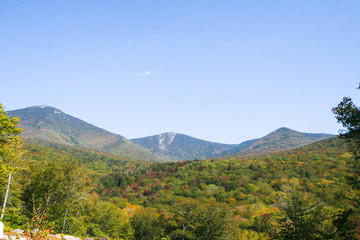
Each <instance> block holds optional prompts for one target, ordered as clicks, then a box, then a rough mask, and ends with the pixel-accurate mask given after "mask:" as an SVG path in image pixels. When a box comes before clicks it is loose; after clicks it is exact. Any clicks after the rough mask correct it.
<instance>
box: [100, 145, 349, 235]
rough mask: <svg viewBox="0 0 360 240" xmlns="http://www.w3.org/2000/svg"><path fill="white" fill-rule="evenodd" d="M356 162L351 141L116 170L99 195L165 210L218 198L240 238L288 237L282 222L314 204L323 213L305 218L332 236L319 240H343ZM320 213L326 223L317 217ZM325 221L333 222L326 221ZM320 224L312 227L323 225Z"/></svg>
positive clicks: (322, 233) (106, 178) (102, 186)
mask: <svg viewBox="0 0 360 240" xmlns="http://www.w3.org/2000/svg"><path fill="white" fill-rule="evenodd" d="M352 161H353V158H352V155H351V154H350V153H349V152H348V151H347V150H346V147H345V143H344V142H343V141H341V140H339V139H338V138H333V139H328V140H324V141H321V142H318V143H314V144H311V145H309V146H306V147H303V148H300V149H296V150H292V151H286V152H282V153H278V154H271V155H267V156H264V157H249V158H243V159H236V158H233V159H229V160H206V161H192V162H191V161H185V162H177V163H163V164H153V165H152V167H151V169H149V170H147V171H144V170H141V171H134V172H132V173H131V174H126V175H125V174H122V173H117V172H113V173H112V174H109V175H108V176H106V177H103V178H102V179H101V185H99V188H98V190H97V191H98V193H99V194H100V195H101V197H102V198H103V199H112V198H114V197H115V198H125V199H127V200H128V201H129V202H130V203H132V204H136V205H140V206H145V207H152V208H155V209H159V210H160V209H164V207H165V209H167V208H170V209H171V208H173V207H174V206H176V205H177V204H178V203H181V202H183V201H190V199H199V200H201V201H205V200H206V199H213V200H214V201H216V202H222V203H224V204H227V206H228V207H230V209H231V210H232V213H233V214H235V215H234V219H237V222H236V225H237V226H238V228H237V230H238V231H239V232H240V233H242V234H245V235H246V234H255V235H256V234H258V235H256V236H258V237H259V236H262V237H263V238H264V239H265V238H280V235H279V234H280V233H281V234H284V236H285V235H286V231H285V230H286V228H284V229H283V227H282V225H281V224H283V223H286V222H288V221H290V220H289V219H288V218H286V216H287V209H288V207H289V205H291V204H304V206H299V207H300V209H299V210H298V211H299V213H297V214H300V213H301V212H302V211H303V210H301V208H307V207H309V206H308V205H307V204H310V205H313V207H316V209H317V210H316V211H318V212H316V211H315V210H314V211H315V212H314V213H312V216H302V217H308V218H309V219H310V217H312V220H311V221H314V224H315V222H316V221H317V222H316V224H319V225H320V224H325V225H326V228H327V229H326V230H324V232H320V233H317V235H316V236H317V237H319V236H323V237H324V236H325V235H326V234H329V235H328V236H327V238H320V237H319V238H317V237H316V236H315V235H314V236H312V239H341V238H340V237H336V235H337V234H339V233H338V232H337V230H338V229H337V228H336V226H335V225H334V223H333V222H331V221H334V222H336V221H340V220H339V219H338V217H337V216H339V215H338V214H340V213H341V212H343V211H345V209H348V208H351V204H350V202H349V201H348V198H347V197H346V196H352V195H353V194H354V192H353V191H352V189H351V188H350V187H349V186H348V185H347V183H346V177H347V175H346V173H347V171H348V170H349V166H351V162H352ZM291 199H293V200H291ZM290 207H291V206H290ZM169 211H170V212H171V210H169ZM325 213H326V214H325ZM204 214H205V213H204ZM288 214H290V212H289V213H288ZM303 214H305V213H303ZM318 214H322V215H321V216H323V218H318V219H315V218H314V216H315V215H318ZM290 215H291V214H290ZM325 216H326V218H328V219H332V220H331V221H330V220H329V221H327V222H326V218H325ZM288 217H289V216H288ZM292 217H299V216H297V215H296V216H292ZM288 223H289V224H290V222H288ZM303 224H305V223H303ZM306 224H308V222H306ZM316 224H315V225H316ZM315 225H314V226H312V227H313V228H314V229H313V230H315V228H316V229H317V228H318V227H319V225H316V226H315ZM325 225H324V227H325ZM324 229H325V228H324ZM353 229H355V227H353ZM283 230H284V231H285V232H284V231H283ZM306 231H308V230H306ZM317 231H320V230H319V229H317ZM314 234H315V233H314ZM330 235H331V236H330ZM286 236H287V235H286ZM330 237H331V238H330ZM284 239H287V238H284ZM304 239H306V238H304ZM308 239H309V238H308Z"/></svg>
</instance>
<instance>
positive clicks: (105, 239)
mask: <svg viewBox="0 0 360 240" xmlns="http://www.w3.org/2000/svg"><path fill="white" fill-rule="evenodd" d="M98 240H110V238H109V237H101V238H99V239H98Z"/></svg>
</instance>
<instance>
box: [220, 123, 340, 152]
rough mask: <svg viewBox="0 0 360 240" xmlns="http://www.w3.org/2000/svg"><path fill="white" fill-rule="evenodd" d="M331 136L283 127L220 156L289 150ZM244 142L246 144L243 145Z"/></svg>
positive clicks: (330, 136)
mask: <svg viewBox="0 0 360 240" xmlns="http://www.w3.org/2000/svg"><path fill="white" fill-rule="evenodd" d="M332 137H334V135H331V134H325V133H302V132H297V131H294V130H292V129H289V128H284V127H283V128H279V129H277V130H275V131H273V132H271V133H269V134H268V135H266V136H264V137H262V138H260V139H257V140H254V141H253V142H244V143H242V144H240V145H239V147H238V148H235V149H234V150H233V152H232V153H230V154H229V155H224V156H223V157H222V158H230V157H244V156H255V155H263V154H267V153H273V152H279V151H284V150H290V149H294V148H299V147H303V146H306V145H309V144H311V143H314V142H318V141H321V140H324V139H328V138H332ZM245 143H246V145H248V146H246V145H244V144H245Z"/></svg>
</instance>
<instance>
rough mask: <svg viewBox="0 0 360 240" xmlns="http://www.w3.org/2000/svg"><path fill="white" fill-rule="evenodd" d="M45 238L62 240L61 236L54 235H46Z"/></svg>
mask: <svg viewBox="0 0 360 240" xmlns="http://www.w3.org/2000/svg"><path fill="white" fill-rule="evenodd" d="M46 237H47V238H51V239H62V237H61V235H60V234H56V235H51V234H49V235H47V236H46Z"/></svg>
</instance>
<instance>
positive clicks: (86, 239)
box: [83, 238, 94, 240]
mask: <svg viewBox="0 0 360 240" xmlns="http://www.w3.org/2000/svg"><path fill="white" fill-rule="evenodd" d="M83 240H94V239H93V238H84V239H83Z"/></svg>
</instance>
